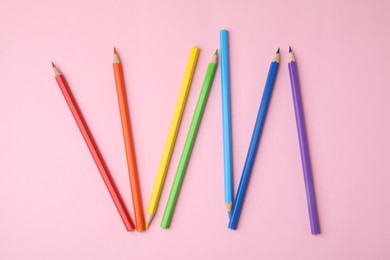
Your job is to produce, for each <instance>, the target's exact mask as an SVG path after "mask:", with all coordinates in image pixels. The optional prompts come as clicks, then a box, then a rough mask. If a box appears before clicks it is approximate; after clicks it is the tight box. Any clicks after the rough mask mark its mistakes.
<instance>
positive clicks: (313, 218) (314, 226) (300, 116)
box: [288, 61, 320, 235]
mask: <svg viewBox="0 0 390 260" xmlns="http://www.w3.org/2000/svg"><path fill="white" fill-rule="evenodd" d="M288 69H289V74H290V82H291V91H292V96H293V102H294V111H295V119H296V125H297V132H298V140H299V148H300V153H301V162H302V168H303V177H304V182H305V190H306V199H307V207H308V211H309V219H310V228H311V233H312V234H313V235H314V234H319V233H320V226H319V219H318V212H317V204H316V199H315V192H314V181H313V173H312V168H311V162H310V153H309V144H308V141H307V132H306V125H305V118H304V113H303V104H302V95H301V89H300V84H299V79H298V68H297V64H296V62H295V61H292V62H290V63H289V64H288Z"/></svg>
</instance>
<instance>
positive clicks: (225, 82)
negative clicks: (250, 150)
mask: <svg viewBox="0 0 390 260" xmlns="http://www.w3.org/2000/svg"><path fill="white" fill-rule="evenodd" d="M220 44H221V46H220V47H221V48H220V53H221V84H222V131H223V158H224V184H225V185H224V186H225V205H226V210H227V212H228V215H229V217H230V213H231V211H232V206H233V167H232V162H233V159H232V128H231V116H230V73H229V43H228V31H227V30H221V31H220Z"/></svg>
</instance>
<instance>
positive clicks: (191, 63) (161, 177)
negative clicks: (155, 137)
mask: <svg viewBox="0 0 390 260" xmlns="http://www.w3.org/2000/svg"><path fill="white" fill-rule="evenodd" d="M198 55H199V48H197V47H192V49H191V53H190V57H189V59H188V63H187V68H186V71H185V74H184V78H183V82H182V84H181V88H180V93H179V98H178V99H177V103H176V107H175V112H174V113H173V118H172V122H171V127H170V129H169V133H168V137H167V141H166V142H165V147H164V151H163V154H162V158H161V162H160V167H159V168H158V172H157V177H156V181H155V182H154V187H153V191H152V196H151V197H150V201H149V205H148V209H147V211H146V228H148V227H149V224H150V222H151V221H152V219H153V217H154V215H155V214H156V210H157V206H158V202H159V201H160V195H161V191H162V187H163V185H164V181H165V176H166V173H167V170H168V166H169V162H170V160H171V155H172V151H173V147H174V145H175V141H176V136H177V133H178V130H179V126H180V121H181V118H182V115H183V111H184V107H185V104H186V101H187V96H188V92H189V89H190V86H191V81H192V77H193V75H194V71H195V67H196V62H197V60H198Z"/></svg>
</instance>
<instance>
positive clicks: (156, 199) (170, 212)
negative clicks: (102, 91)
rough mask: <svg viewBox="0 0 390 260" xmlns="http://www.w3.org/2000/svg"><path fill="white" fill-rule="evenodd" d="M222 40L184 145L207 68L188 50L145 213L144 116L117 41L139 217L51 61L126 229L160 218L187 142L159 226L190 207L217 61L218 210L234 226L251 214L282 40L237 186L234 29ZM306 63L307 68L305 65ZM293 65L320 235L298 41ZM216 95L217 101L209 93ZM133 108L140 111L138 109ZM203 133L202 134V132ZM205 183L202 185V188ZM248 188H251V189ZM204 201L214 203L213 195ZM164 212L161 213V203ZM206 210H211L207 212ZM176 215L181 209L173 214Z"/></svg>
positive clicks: (311, 206)
mask: <svg viewBox="0 0 390 260" xmlns="http://www.w3.org/2000/svg"><path fill="white" fill-rule="evenodd" d="M233 36H234V35H233ZM219 43H220V46H219V50H216V51H215V52H214V54H213V55H212V57H211V59H210V60H209V63H208V65H207V68H206V70H205V74H204V79H203V83H202V86H201V89H200V93H199V96H198V100H197V103H196V105H195V108H194V112H193V116H192V120H191V122H190V124H189V128H188V133H187V136H186V139H185V142H184V145H183V147H178V146H179V145H178V144H176V139H177V136H178V133H179V130H180V128H181V124H182V117H183V114H184V112H185V111H186V110H187V109H186V103H187V97H188V95H189V93H190V89H191V85H192V81H193V78H194V75H195V72H196V73H198V71H199V70H200V69H196V68H197V63H198V57H199V53H200V49H199V48H198V47H192V48H191V50H190V53H189V57H188V59H187V65H186V68H185V71H184V76H183V78H182V81H181V86H180V89H178V98H177V101H176V105H175V108H174V110H173V111H172V112H173V115H172V119H171V123H170V127H169V129H167V130H168V131H167V136H166V140H165V145H164V147H163V149H162V147H161V149H162V154H161V157H160V164H159V167H158V168H157V169H155V170H156V172H155V179H154V185H153V189H152V191H151V194H150V197H149V203H148V206H147V208H146V211H145V214H144V207H143V203H142V193H141V188H140V187H141V185H140V179H139V176H144V175H143V174H145V173H140V172H139V171H138V168H137V161H136V160H137V157H136V149H135V148H136V147H135V140H137V139H136V138H137V137H136V136H134V135H133V132H132V125H136V124H137V122H133V121H131V120H130V118H131V117H130V111H129V106H128V99H129V100H131V99H132V98H134V97H131V95H128V93H127V91H126V85H125V73H124V70H123V67H122V63H121V59H120V58H119V54H118V52H117V50H116V49H115V48H114V52H113V60H112V64H113V72H114V73H113V75H114V79H113V84H114V82H115V86H116V93H117V98H118V99H117V101H118V107H119V115H120V119H121V127H122V135H123V144H124V146H123V147H124V151H125V155H126V161H127V171H128V173H127V174H128V176H129V183H130V185H129V187H130V190H131V197H132V205H133V212H134V219H135V224H134V223H133V221H132V219H131V217H130V214H129V212H128V211H127V208H126V206H125V204H124V202H123V200H122V197H121V195H120V194H119V191H118V189H117V187H116V185H115V183H114V181H113V178H112V175H111V173H110V172H109V170H108V168H107V165H106V163H105V161H104V160H103V157H102V155H101V153H100V151H99V149H98V147H97V145H96V142H95V140H94V139H93V136H92V133H91V131H90V129H89V128H88V125H87V123H86V121H85V119H84V117H83V115H82V113H81V110H80V108H79V106H78V104H77V102H76V100H75V98H74V96H73V94H72V92H71V89H70V87H69V85H68V83H67V81H66V80H65V77H64V76H63V75H62V73H61V71H60V70H59V69H58V68H57V66H55V65H54V63H52V69H53V72H54V76H55V79H56V81H57V84H58V86H59V88H60V90H61V92H62V94H63V96H64V98H65V101H66V103H67V105H68V107H69V110H70V112H71V114H72V115H73V118H74V120H75V122H76V124H77V126H78V128H79V130H80V132H81V135H82V137H83V138H84V141H85V143H86V145H87V148H88V149H89V151H90V153H91V155H92V158H93V160H94V161H95V164H96V166H97V168H98V171H99V172H100V175H101V177H102V179H103V182H104V184H105V185H106V188H107V190H108V192H109V194H110V196H111V198H112V201H113V202H114V205H115V207H116V209H117V211H118V213H119V216H120V217H121V219H122V222H123V224H124V225H125V228H126V230H127V231H133V230H136V231H138V232H142V231H145V230H148V229H150V228H151V223H152V222H153V219H154V218H156V219H157V218H158V215H157V216H156V213H157V210H158V206H159V204H160V202H161V203H162V201H161V197H162V196H161V195H162V193H163V190H164V186H167V185H165V182H166V177H167V173H168V169H170V168H172V167H173V166H170V164H171V157H172V154H173V151H174V150H177V149H179V150H180V149H181V150H180V153H181V156H180V159H179V162H178V165H177V168H176V174H175V176H174V179H173V182H172V184H171V188H170V192H169V196H168V199H167V201H166V202H165V209H164V211H163V215H162V219H161V222H160V227H161V228H163V229H169V228H170V227H171V225H172V223H173V220H174V219H175V218H178V217H180V216H177V215H176V214H177V213H175V211H180V210H183V209H180V208H181V206H182V204H181V203H185V202H184V201H181V200H183V199H184V200H185V198H182V199H181V200H180V199H179V195H180V191H181V190H182V189H185V187H186V186H188V185H193V183H191V182H190V181H186V182H185V181H184V179H185V178H184V177H185V175H186V172H187V168H188V165H189V164H190V163H191V164H194V163H196V160H195V159H192V160H191V154H192V150H193V148H194V146H195V142H196V139H197V136H198V131H199V129H200V126H201V121H202V117H203V114H204V111H205V109H206V104H207V101H208V97H209V93H210V90H211V87H212V85H213V82H214V78H215V75H216V73H217V67H218V64H220V68H221V69H220V70H221V74H220V77H221V89H220V92H219V93H220V95H221V100H222V109H221V112H222V115H221V119H222V120H221V121H222V127H221V129H208V130H207V131H214V133H215V134H216V135H220V136H221V141H222V143H221V144H222V145H223V146H222V148H220V149H221V154H220V155H219V156H220V158H221V160H222V159H223V164H222V163H221V169H220V170H219V171H218V172H215V176H218V178H220V180H221V181H220V183H221V185H220V186H219V187H216V190H218V191H219V194H220V195H221V198H220V199H221V200H222V196H224V202H225V206H224V209H223V210H222V202H221V203H220V204H219V203H218V204H219V205H220V207H221V208H219V207H215V209H216V211H220V212H224V216H225V218H226V212H227V213H228V218H226V222H227V223H228V225H227V227H228V229H230V230H236V229H238V227H239V222H240V223H243V222H244V223H245V216H243V217H241V215H242V209H243V207H244V204H245V203H244V202H245V197H247V190H248V187H249V182H250V179H251V175H252V174H256V168H254V163H255V160H256V154H257V151H258V149H262V148H261V145H260V141H261V138H262V139H264V138H267V136H264V135H263V137H262V133H263V129H264V127H270V126H268V125H269V124H270V122H269V123H266V120H267V119H266V118H269V117H272V112H271V113H268V108H269V106H270V105H271V97H272V92H273V89H274V86H275V83H276V82H277V81H276V79H277V74H278V68H279V64H280V62H281V50H280V49H279V48H278V49H277V51H276V53H275V54H274V56H273V58H272V60H271V64H270V67H269V71H268V75H267V77H266V78H265V87H264V89H263V94H262V97H261V100H260V104H259V108H258V113H257V117H256V120H255V122H254V126H253V132H252V137H251V139H250V142H249V148H248V151H247V155H246V159H245V162H244V164H243V166H242V173H241V177H240V181H239V183H238V186H237V190H236V192H235V193H234V186H235V185H234V184H235V183H233V179H234V178H233V177H234V175H235V173H234V172H233V154H234V153H233V146H232V143H233V138H234V135H233V134H232V126H233V125H234V121H232V118H231V115H232V114H231V110H232V107H231V98H233V99H234V96H233V97H232V96H231V95H230V93H231V91H230V90H231V80H230V75H231V67H230V51H229V32H228V31H227V30H221V31H219ZM211 54H212V53H210V56H211ZM122 58H123V57H122ZM218 58H219V62H218ZM301 65H302V64H301ZM300 68H301V69H302V67H300ZM233 69H234V67H233ZM288 71H289V77H290V83H291V91H292V99H293V104H294V113H295V119H296V129H297V133H298V141H299V151H300V156H301V163H302V172H303V181H304V186H305V191H306V203H307V207H308V215H309V223H310V230H311V234H312V235H318V234H320V225H319V216H318V206H317V203H316V197H315V191H314V176H313V171H312V164H311V160H310V153H309V142H308V134H307V128H306V124H305V118H304V110H303V100H302V95H301V91H302V88H301V85H300V82H299V79H298V68H297V63H296V59H295V56H294V53H293V51H292V49H291V47H289V52H288ZM233 75H234V71H233ZM194 82H196V81H194ZM233 87H234V86H233ZM303 87H305V86H303ZM192 91H194V90H192ZM192 91H191V92H192ZM210 102H213V101H212V100H210ZM210 102H209V103H210ZM274 103H277V100H274V101H272V106H277V104H274ZM130 104H131V103H130ZM132 112H133V113H134V111H132ZM267 114H268V115H267ZM133 119H134V118H133ZM205 120H206V119H205ZM205 120H204V121H205ZM204 123H207V122H204ZM266 124H267V126H266ZM240 127H250V126H242V125H241V126H240ZM203 128H205V129H207V124H205V125H204V126H202V129H203ZM294 128H295V127H294ZM158 131H164V129H158ZM294 131H295V130H294ZM198 138H201V136H200V137H198ZM236 138H237V137H236ZM234 140H236V139H234ZM239 141H245V140H239ZM137 144H138V143H137ZM197 145H198V146H202V145H201V144H200V143H199V141H198V144H197ZM175 146H176V148H175ZM202 149H208V148H207V147H204V148H202ZM312 152H313V151H312ZM175 153H176V152H175ZM312 155H313V154H312ZM142 156H143V155H141V154H138V157H142ZM259 160H260V159H259ZM221 162H222V161H221ZM139 174H140V175H139ZM148 174H149V173H148ZM191 174H196V173H191ZM191 174H190V173H187V175H189V176H188V177H187V178H191ZM213 174H214V173H213ZM299 176H302V175H299ZM301 178H302V177H301ZM168 179H169V178H168ZM252 182H253V181H252ZM251 186H252V184H251ZM202 188H203V187H199V189H200V190H201V189H202ZM302 189H303V188H302ZM222 192H223V195H222ZM248 196H250V194H249V193H248ZM247 200H248V199H247ZM205 203H207V201H206V202H205ZM249 204H250V203H249ZM249 204H248V202H247V205H246V206H245V207H246V208H248V209H245V211H246V210H248V211H250V205H249ZM258 206H259V205H258ZM260 207H261V205H260ZM159 212H161V213H162V211H159ZM203 213H204V212H202V209H199V214H203ZM207 214H212V212H208V213H207ZM245 214H246V213H245ZM245 214H244V215H245ZM305 214H307V213H305ZM174 215H176V216H175V217H174ZM240 219H241V221H240ZM153 223H154V222H153ZM240 225H241V224H240Z"/></svg>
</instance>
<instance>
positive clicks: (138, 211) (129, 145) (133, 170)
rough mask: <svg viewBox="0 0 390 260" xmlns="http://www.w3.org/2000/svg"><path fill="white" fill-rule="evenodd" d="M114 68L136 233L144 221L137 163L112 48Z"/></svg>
mask: <svg viewBox="0 0 390 260" xmlns="http://www.w3.org/2000/svg"><path fill="white" fill-rule="evenodd" d="M112 64H113V67H114V77H115V85H116V90H117V94H118V104H119V112H120V117H121V121H122V130H123V139H124V143H125V150H126V158H127V167H128V170H129V178H130V187H131V195H132V199H133V208H134V215H135V227H136V229H137V231H143V230H145V220H144V213H143V208H142V199H141V191H140V186H139V180H138V171H137V163H136V158H135V151H134V141H133V136H132V131H131V124H130V117H129V110H128V105H127V98H126V90H125V82H124V77H123V71H122V64H121V62H120V59H119V56H118V54H117V53H116V49H115V48H114V57H113V61H112Z"/></svg>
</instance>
